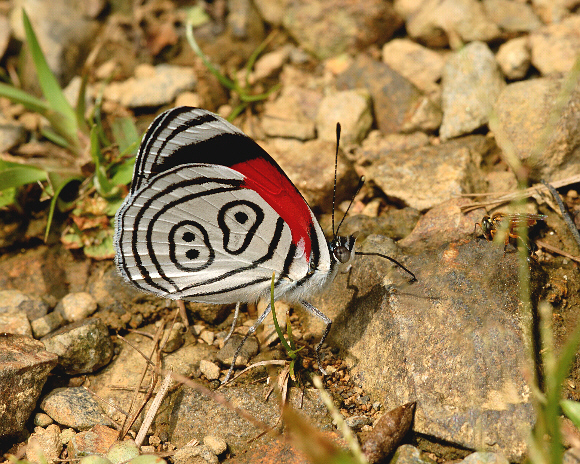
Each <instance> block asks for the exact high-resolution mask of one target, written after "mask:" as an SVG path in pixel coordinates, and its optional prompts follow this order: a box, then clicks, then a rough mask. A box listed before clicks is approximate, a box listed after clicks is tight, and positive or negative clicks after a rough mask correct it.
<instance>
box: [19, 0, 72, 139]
mask: <svg viewBox="0 0 580 464" xmlns="http://www.w3.org/2000/svg"><path fill="white" fill-rule="evenodd" d="M22 22H23V24H24V31H25V32H26V42H27V44H28V46H29V48H30V54H31V55H32V60H33V62H34V66H35V67H36V72H37V74H38V81H39V83H40V88H41V89H42V93H43V95H44V98H46V101H47V102H48V103H49V105H50V107H51V108H52V109H53V110H54V111H55V112H57V113H60V114H62V115H63V117H64V120H63V123H62V126H61V127H60V128H59V130H61V131H62V134H61V135H62V136H63V137H65V138H66V139H67V140H69V142H70V143H71V144H72V145H73V147H74V148H76V149H79V148H80V143H79V140H78V134H77V131H78V125H77V120H76V114H75V111H74V109H73V107H72V106H71V105H70V103H69V102H68V101H67V99H66V98H65V96H64V93H63V91H62V89H61V88H60V85H59V83H58V81H57V80H56V77H55V76H54V74H53V73H52V71H51V70H50V68H49V66H48V63H47V62H46V58H45V57H44V54H43V53H42V49H41V48H40V44H39V43H38V39H37V38H36V34H35V33H34V30H33V29H32V24H30V19H29V18H28V15H27V14H26V11H25V10H24V9H22Z"/></svg>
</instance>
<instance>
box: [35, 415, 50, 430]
mask: <svg viewBox="0 0 580 464" xmlns="http://www.w3.org/2000/svg"><path fill="white" fill-rule="evenodd" d="M53 422H54V421H53V420H52V418H51V417H50V416H49V415H48V414H45V413H43V412H38V413H36V414H35V415H34V425H37V426H38V427H47V426H49V425H50V424H52V423H53Z"/></svg>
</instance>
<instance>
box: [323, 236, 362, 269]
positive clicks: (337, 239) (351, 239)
mask: <svg viewBox="0 0 580 464" xmlns="http://www.w3.org/2000/svg"><path fill="white" fill-rule="evenodd" d="M355 242H356V234H354V235H349V236H348V237H344V236H341V235H335V236H334V238H333V239H332V240H331V241H330V242H329V243H328V247H329V249H330V255H331V256H332V259H334V261H335V262H336V263H338V264H339V265H349V264H350V263H351V261H352V260H353V259H354V255H355V252H354V244H355Z"/></svg>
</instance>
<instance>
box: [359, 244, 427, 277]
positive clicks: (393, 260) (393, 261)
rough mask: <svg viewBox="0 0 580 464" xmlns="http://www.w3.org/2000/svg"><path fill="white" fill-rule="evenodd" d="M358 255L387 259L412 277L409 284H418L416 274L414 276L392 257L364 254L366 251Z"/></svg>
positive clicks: (379, 254) (370, 253) (380, 254)
mask: <svg viewBox="0 0 580 464" xmlns="http://www.w3.org/2000/svg"><path fill="white" fill-rule="evenodd" d="M356 254H357V255H362V256H378V257H380V258H385V259H388V260H389V261H390V262H392V263H394V264H396V265H397V266H399V267H400V268H401V269H402V270H403V271H405V272H406V273H407V274H409V275H410V276H411V279H410V280H409V283H413V282H417V277H415V274H413V273H412V272H411V271H409V269H407V268H406V267H405V266H403V265H402V264H401V263H400V262H399V261H397V260H396V259H395V258H391V257H390V256H387V255H384V254H382V253H372V252H368V253H367V252H364V251H357V252H356Z"/></svg>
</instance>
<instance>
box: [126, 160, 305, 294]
mask: <svg viewBox="0 0 580 464" xmlns="http://www.w3.org/2000/svg"><path fill="white" fill-rule="evenodd" d="M243 180H244V176H243V175H242V174H240V173H238V172H236V171H234V170H232V169H229V168H227V167H224V166H216V165H206V164H190V165H185V166H179V167H177V168H173V169H171V170H169V171H166V172H164V173H162V174H159V175H157V176H155V177H153V178H152V179H151V180H150V182H148V183H145V184H144V185H143V186H142V188H141V189H139V190H138V191H136V192H134V193H133V194H131V195H130V198H129V199H128V200H126V201H125V203H124V205H123V207H122V208H121V209H120V210H119V212H118V213H117V224H118V227H117V234H116V237H115V240H116V249H117V265H118V267H119V269H120V270H121V272H122V273H123V274H124V276H125V278H127V279H128V280H130V281H132V282H133V284H135V285H136V286H138V287H139V288H141V289H142V290H146V291H150V292H153V293H156V294H158V295H160V296H164V297H170V298H173V299H190V300H194V301H200V302H207V303H234V302H238V301H254V300H256V299H257V298H258V297H260V296H262V295H263V294H264V293H265V292H267V291H268V289H269V283H270V279H271V278H272V272H276V275H277V276H278V278H279V279H280V278H286V277H288V278H289V281H297V280H299V279H302V278H304V277H305V276H306V275H307V273H308V263H307V262H306V260H305V258H304V256H300V253H299V252H298V250H296V247H295V246H294V245H293V244H292V234H291V231H290V228H289V226H288V224H286V223H285V222H284V221H283V220H282V218H281V217H280V216H279V215H278V214H277V213H276V211H275V210H274V209H273V208H272V207H271V206H270V205H269V204H268V203H266V202H265V201H264V200H263V199H262V197H260V195H258V194H257V193H256V192H254V191H253V190H250V189H247V188H242V184H243ZM287 280H288V279H287Z"/></svg>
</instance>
